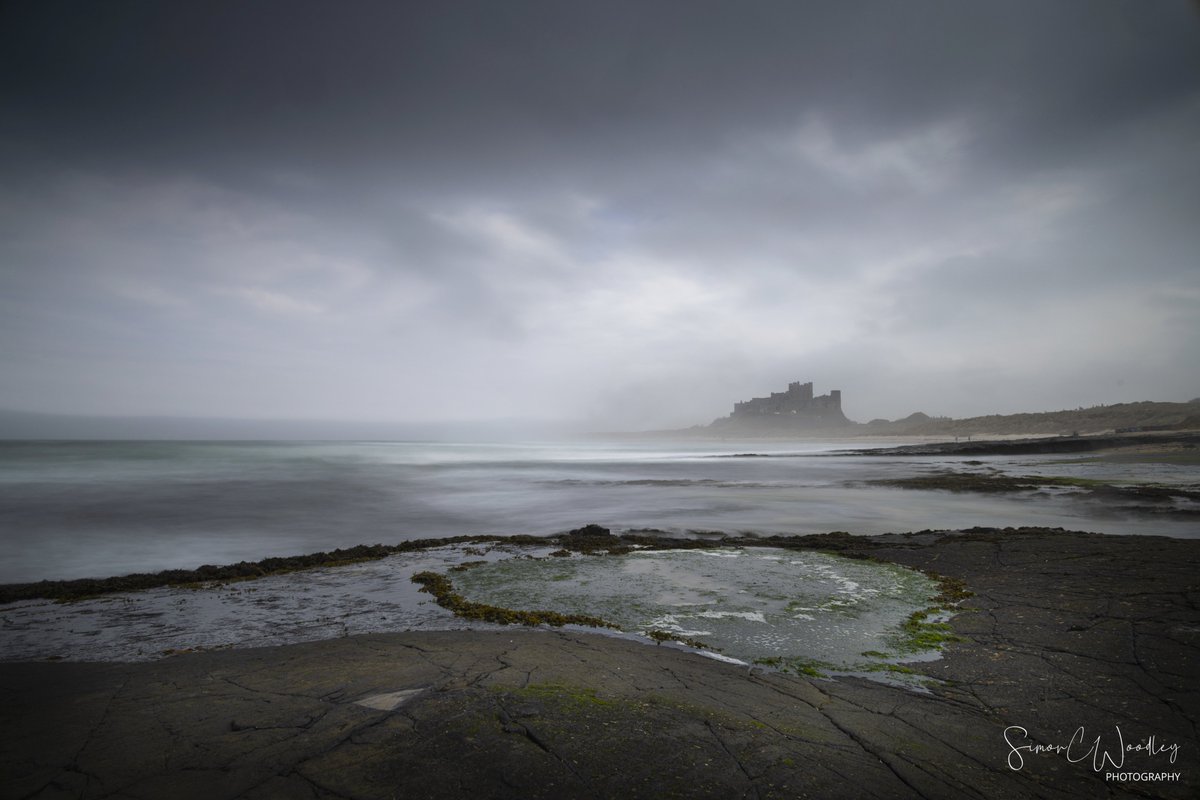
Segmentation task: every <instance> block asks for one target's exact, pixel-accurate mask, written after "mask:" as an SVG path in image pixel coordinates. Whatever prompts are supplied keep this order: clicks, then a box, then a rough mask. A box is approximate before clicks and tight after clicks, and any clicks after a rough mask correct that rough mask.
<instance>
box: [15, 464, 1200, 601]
mask: <svg viewBox="0 0 1200 800" xmlns="http://www.w3.org/2000/svg"><path fill="white" fill-rule="evenodd" d="M846 446H847V445H846V443H845V442H837V443H832V442H830V443H820V442H807V443H791V442H789V443H774V444H764V443H762V442H755V443H737V442H722V443H713V442H703V443H700V442H682V443H676V442H655V443H646V442H637V443H626V442H613V441H594V442H582V443H580V442H575V443H565V442H555V443H532V444H511V443H504V444H486V443H480V444H450V443H410V442H357V443H352V442H346V443H324V442H321V443H304V442H11V441H10V442H0V582H6V583H7V582H20V581H31V580H40V579H44V578H49V579H54V578H76V577H103V576H108V575H115V574H123V573H129V572H139V571H152V570H159V569H165V568H175V567H179V568H194V567H197V566H199V565H201V564H221V563H230V562H236V561H240V560H257V559H261V558H264V557H267V556H282V555H293V554H299V553H307V552H314V551H317V550H329V549H333V548H337V547H347V546H352V545H355V544H362V543H368V544H369V543H376V542H381V543H394V542H399V541H405V540H410V539H418V538H429V537H442V536H455V535H462V534H500V535H507V534H546V533H554V532H558V531H562V530H566V529H570V528H575V527H579V526H581V525H583V524H586V523H593V522H594V523H598V524H601V525H605V526H608V527H611V528H613V529H616V530H620V529H626V528H640V527H653V528H661V529H664V530H668V531H672V532H684V531H688V530H708V531H712V530H716V531H724V532H729V533H757V534H774V533H783V534H797V533H824V532H828V531H832V530H845V531H849V532H851V533H855V534H877V533H887V532H906V531H912V530H921V529H926V528H962V527H971V526H975V525H982V526H997V527H1005V526H1018V525H1042V526H1050V527H1060V526H1061V527H1064V528H1068V529H1076V530H1090V531H1097V532H1102V533H1126V534H1161V535H1169V536H1186V537H1192V536H1196V535H1197V532H1196V530H1195V525H1194V524H1193V523H1191V522H1188V521H1180V520H1171V519H1166V518H1162V519H1159V518H1152V517H1147V516H1144V515H1143V516H1140V517H1136V516H1128V515H1122V513H1120V512H1119V511H1118V510H1115V509H1111V508H1104V507H1099V506H1096V505H1091V504H1086V503H1083V502H1081V501H1079V500H1078V499H1077V498H1073V497H1070V496H1064V495H1061V494H1054V493H1037V494H1034V493H1020V494H1016V495H976V494H951V493H947V492H929V491H911V490H899V489H890V488H880V487H875V486H870V485H864V484H862V483H861V482H863V481H868V480H872V479H876V478H894V477H898V476H901V475H908V474H917V473H919V472H921V471H924V470H930V469H936V468H941V467H947V468H948V467H954V468H961V461H960V460H959V459H953V458H945V457H925V458H904V459H901V458H893V457H878V456H861V455H846V454H839V453H837V452H836V451H837V450H839V449H841V448H845V447H846ZM749 453H753V454H756V455H755V456H753V457H751V456H748V455H746V454H749ZM764 456H769V457H764ZM1049 460H1050V459H1049V457H1038V456H1025V457H994V458H989V459H984V461H985V462H986V463H987V464H988V465H989V466H991V467H997V468H1000V469H1003V470H1006V471H1013V472H1015V473H1017V474H1031V473H1035V472H1038V471H1040V470H1042V469H1044V467H1045V464H1046V463H1047V462H1048V461H1049ZM1055 469H1058V470H1059V471H1060V472H1063V471H1064V470H1068V471H1069V473H1070V474H1073V475H1079V476H1083V477H1086V476H1088V474H1090V473H1092V472H1094V474H1095V475H1096V476H1100V477H1106V476H1104V471H1105V470H1106V469H1107V468H1106V467H1105V465H1103V464H1095V465H1090V464H1084V463H1081V464H1078V465H1072V466H1070V467H1063V466H1056V467H1055ZM1137 469H1139V466H1138V465H1122V471H1123V472H1124V473H1131V471H1132V472H1136V471H1137ZM1145 469H1147V470H1154V471H1155V474H1154V476H1153V477H1154V479H1155V480H1158V481H1162V480H1167V481H1170V480H1171V477H1172V476H1171V475H1169V474H1167V475H1164V474H1163V470H1164V469H1168V470H1169V469H1170V467H1164V466H1163V465H1146V466H1145ZM1130 477H1131V478H1133V479H1136V478H1137V477H1138V476H1137V475H1136V474H1130Z"/></svg>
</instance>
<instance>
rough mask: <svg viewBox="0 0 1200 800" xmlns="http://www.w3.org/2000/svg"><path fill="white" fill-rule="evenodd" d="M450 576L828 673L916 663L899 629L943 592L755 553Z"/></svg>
mask: <svg viewBox="0 0 1200 800" xmlns="http://www.w3.org/2000/svg"><path fill="white" fill-rule="evenodd" d="M452 578H453V582H454V587H455V590H456V591H457V592H458V593H459V594H461V595H462V596H463V597H465V598H466V599H467V600H471V601H474V602H479V603H487V604H490V605H496V606H502V607H505V608H514V609H527V610H532V609H537V610H548V611H557V612H559V613H562V614H589V615H593V616H598V617H601V618H602V619H605V620H608V621H609V622H613V623H615V624H616V625H618V626H619V627H620V628H621V629H622V630H624V631H627V632H636V633H642V634H646V633H649V632H651V631H665V632H668V633H671V634H675V635H676V636H680V637H687V638H691V639H696V640H699V641H701V642H703V643H705V644H707V645H709V646H710V647H712V648H713V649H714V650H717V651H718V652H720V653H721V654H722V655H724V656H726V657H732V658H735V659H738V660H740V661H743V662H746V663H755V662H757V663H770V664H774V665H777V666H784V667H786V666H788V665H789V664H790V665H792V666H793V667H796V668H798V669H803V667H810V668H819V669H823V670H826V671H829V670H832V671H845V670H854V671H862V670H863V669H864V668H867V669H871V668H873V669H879V668H880V667H881V666H882V664H883V663H885V662H889V661H893V662H894V661H898V660H900V659H902V658H905V657H906V656H908V655H911V653H910V652H908V649H907V648H906V641H905V637H904V635H903V633H902V626H903V624H904V623H905V622H906V621H907V620H908V619H909V617H910V616H911V615H912V614H913V613H914V612H916V611H919V610H921V609H924V608H926V607H927V606H928V605H929V598H930V597H932V596H934V595H936V594H937V593H938V586H937V584H935V583H934V582H933V581H932V580H930V579H929V578H927V577H926V576H925V575H922V574H921V573H918V572H915V571H913V570H909V569H906V568H904V567H900V566H898V565H893V564H880V563H875V562H867V561H857V560H851V559H846V558H840V557H837V556H831V555H826V554H824V553H816V552H795V551H789V550H782V549H776V548H757V547H753V548H745V549H721V550H660V551H642V552H635V553H630V554H628V555H624V556H573V557H571V558H552V559H542V560H531V559H510V560H506V561H498V562H493V563H489V564H485V565H480V566H478V567H475V568H473V569H470V570H467V571H465V572H457V573H454V575H453V576H452ZM864 653H874V654H877V655H876V656H874V657H868V656H864V655H863V654H864ZM805 671H808V670H805Z"/></svg>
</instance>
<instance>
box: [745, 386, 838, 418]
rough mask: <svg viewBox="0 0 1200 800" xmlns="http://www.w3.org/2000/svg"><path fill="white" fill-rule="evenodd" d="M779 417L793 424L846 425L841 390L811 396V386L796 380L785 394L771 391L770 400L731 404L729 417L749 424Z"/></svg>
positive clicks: (758, 398) (768, 398)
mask: <svg viewBox="0 0 1200 800" xmlns="http://www.w3.org/2000/svg"><path fill="white" fill-rule="evenodd" d="M780 416H786V417H788V418H790V419H791V420H794V422H796V423H809V424H821V425H844V424H846V423H847V422H848V420H847V419H846V416H845V415H844V414H843V413H842V392H841V390H839V389H834V390H832V391H830V392H829V394H823V395H821V396H820V397H813V385H812V384H811V383H800V382H799V381H796V382H794V383H789V384H788V388H787V391H786V392H772V393H771V396H770V397H756V398H754V399H753V400H746V401H745V402H741V403H734V404H733V413H732V414H730V415H729V418H730V419H733V420H746V421H750V420H758V419H764V418H767V419H770V418H776V419H778V417H780ZM779 421H780V422H784V420H779Z"/></svg>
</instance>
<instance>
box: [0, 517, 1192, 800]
mask: <svg viewBox="0 0 1200 800" xmlns="http://www.w3.org/2000/svg"><path fill="white" fill-rule="evenodd" d="M860 552H866V553H867V554H869V555H870V556H873V557H876V558H880V559H886V560H890V561H894V562H897V563H901V564H906V565H909V566H913V567H917V568H921V569H927V570H934V571H936V572H938V573H940V574H942V575H945V576H949V577H955V578H961V579H963V580H965V581H966V583H967V586H968V588H969V589H970V590H971V591H973V592H974V593H975V594H974V596H973V597H970V598H968V599H967V600H966V601H964V602H963V609H962V611H961V613H959V614H958V616H956V617H955V618H954V620H953V622H952V625H953V628H954V630H955V632H956V633H958V634H959V635H960V636H962V637H963V639H964V640H963V641H962V642H958V643H954V644H951V645H949V646H948V648H947V651H946V653H945V657H944V658H942V659H941V660H938V661H934V662H928V663H922V664H917V665H915V666H916V667H918V668H919V670H920V671H921V672H922V673H923V674H925V675H928V676H929V677H930V678H931V679H934V680H935V681H936V683H934V684H933V685H932V686H931V687H930V688H929V689H928V690H927V691H924V692H921V691H914V690H913V689H910V688H903V687H896V686H889V685H884V684H881V683H878V682H873V681H867V680H864V679H859V678H852V677H841V678H837V679H833V680H829V679H819V678H808V677H801V676H794V675H784V674H780V673H775V672H767V671H764V670H763V669H762V668H761V667H754V668H748V667H746V666H738V665H732V664H727V663H723V662H720V661H716V660H713V659H710V658H705V657H702V656H699V655H696V654H695V653H691V652H687V651H684V650H680V649H676V648H674V647H670V646H654V645H645V644H640V643H638V642H633V641H629V640H625V639H620V638H612V637H606V636H602V635H597V634H591V633H584V632H576V631H573V630H572V631H561V630H558V631H556V630H547V629H539V630H528V629H517V628H513V629H512V630H504V631H500V632H490V631H489V632H483V631H477V632H472V631H457V632H413V633H397V634H387V635H371V636H361V637H350V638H344V639H334V640H328V641H322V642H313V643H309V644H302V645H293V646H287V647H278V648H266V649H257V650H225V651H218V652H206V653H195V654H185V655H181V656H175V657H171V658H166V659H163V660H160V661H157V662H150V663H139V664H115V663H5V664H0V692H2V694H0V699H2V703H0V709H2V710H0V715H2V721H3V725H2V726H0V797H4V798H147V799H149V798H204V799H205V800H214V799H216V798H247V799H249V798H293V797H294V798H393V797H395V798H451V797H467V798H480V799H482V798H508V797H511V798H518V797H519V798H574V797H579V798H588V797H593V798H608V797H613V798H618V797H619V798H638V797H642V798H668V797H681V798H688V797H706V798H768V797H779V798H805V797H811V798H827V797H828V798H860V797H861V798H897V797H925V798H951V797H953V798H1021V797H1045V798H1067V797H1089V798H1092V797H1125V796H1128V797H1171V798H1176V797H1178V798H1185V797H1197V796H1200V737H1198V735H1197V721H1198V720H1200V605H1198V604H1200V571H1198V569H1197V567H1198V566H1200V541H1192V540H1177V539H1164V538H1156V537H1115V536H1100V535H1093V534H1080V533H1069V532H1063V531H1047V530H1041V529H1029V530H1014V529H1008V530H975V531H971V532H923V533H918V534H906V535H890V536H882V537H871V538H869V539H864V540H863V543H862V549H861V550H860ZM1114 764H1115V765H1116V766H1114ZM1114 774H1115V775H1116V776H1117V777H1112V776H1113V775H1114ZM1121 775H1124V776H1125V777H1124V778H1121V777H1120V776H1121ZM1172 776H1173V777H1172Z"/></svg>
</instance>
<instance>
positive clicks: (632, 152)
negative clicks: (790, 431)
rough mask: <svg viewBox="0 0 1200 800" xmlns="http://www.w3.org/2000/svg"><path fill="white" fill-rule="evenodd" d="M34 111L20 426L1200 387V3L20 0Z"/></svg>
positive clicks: (23, 236)
mask: <svg viewBox="0 0 1200 800" xmlns="http://www.w3.org/2000/svg"><path fill="white" fill-rule="evenodd" d="M0 97H2V100H3V102H2V103H0V408H7V409H20V410H29V411H49V412H65V413H99V414H172V415H174V414H178V415H198V416H239V417H286V418H325V419H339V418H340V419H352V420H364V419H366V420H370V419H378V420H446V419H480V418H484V419H486V418H498V417H533V418H552V419H580V420H584V421H585V422H586V423H587V424H589V425H591V426H596V425H600V426H607V427H616V428H631V427H654V426H671V425H690V424H694V423H698V422H708V421H710V420H711V419H712V418H713V417H715V416H718V415H723V414H726V413H728V412H729V410H730V409H731V408H732V404H733V402H734V401H735V400H741V399H747V398H748V397H750V396H753V395H762V394H766V393H768V392H770V391H772V390H776V391H778V390H782V389H784V388H785V387H786V384H787V383H788V382H789V381H793V380H804V381H808V380H811V381H814V382H815V385H816V386H815V388H816V392H817V393H818V394H822V393H824V392H826V391H828V390H829V389H831V388H840V389H842V390H843V392H844V406H845V411H846V413H847V414H848V415H849V416H850V417H851V418H854V419H858V420H862V421H865V420H868V419H871V418H874V417H889V418H894V417H899V416H904V415H907V414H908V413H910V412H912V411H916V410H921V411H925V412H927V413H930V414H948V415H952V416H973V415H977V414H987V413H995V412H1015V411H1033V410H1050V409H1059V408H1074V407H1076V406H1081V405H1082V406H1089V405H1094V404H1098V403H1114V402H1123V401H1131V400H1176V401H1181V400H1188V399H1191V398H1193V397H1196V396H1200V13H1198V12H1197V7H1196V5H1194V4H1192V3H1189V2H1183V1H1182V0H1180V2H1174V1H1173V0H1155V1H1154V2H1147V0H1130V2H1115V1H1112V0H1072V1H1071V2H1065V1H1062V0H1027V1H1026V2H1015V1H1014V0H1004V2H986V3H985V2H961V1H959V0H955V1H954V2H951V1H949V0H947V1H945V2H914V1H913V0H905V2H893V1H891V0H885V1H883V2H850V1H848V0H836V1H835V0H830V1H829V2H802V1H801V0H790V1H789V2H781V3H774V2H755V1H751V2H740V1H739V2H732V1H731V2H698V1H696V0H679V2H652V1H650V0H634V1H632V2H612V1H611V0H586V1H580V2H572V1H571V0H559V1H558V2H525V1H523V0H516V1H514V2H482V1H481V2H453V3H451V2H427V3H402V2H390V1H389V2H365V1H358V0H355V1H352V2H298V0H278V1H277V2H253V1H251V2H243V1H239V2H214V0H205V1H204V2H161V0H155V1H154V2H103V3H99V2H56V1H54V0H9V1H8V2H5V3H3V4H2V5H0Z"/></svg>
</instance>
